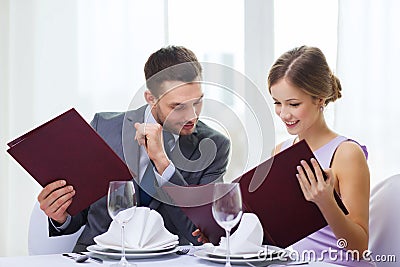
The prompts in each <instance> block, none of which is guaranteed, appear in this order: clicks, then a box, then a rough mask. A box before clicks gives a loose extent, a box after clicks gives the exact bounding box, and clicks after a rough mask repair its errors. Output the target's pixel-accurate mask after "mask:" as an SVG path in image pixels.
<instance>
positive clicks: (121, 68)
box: [0, 0, 164, 256]
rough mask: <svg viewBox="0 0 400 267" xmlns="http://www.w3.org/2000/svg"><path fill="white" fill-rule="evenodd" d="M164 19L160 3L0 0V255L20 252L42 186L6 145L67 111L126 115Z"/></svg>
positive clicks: (161, 33) (158, 44)
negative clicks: (72, 108) (75, 110)
mask: <svg viewBox="0 0 400 267" xmlns="http://www.w3.org/2000/svg"><path fill="white" fill-rule="evenodd" d="M99 4H101V5H99ZM148 14H152V16H154V18H152V23H148V24H146V20H148V19H149V17H148V16H147V15H148ZM163 15H164V14H163V0H157V1H152V3H147V1H143V3H142V2H139V1H135V2H134V1H129V0H118V1H104V0H96V1H95V0H92V1H91V0H87V1H77V0H68V1H65V0H40V1H37V0H12V1H9V0H0V36H1V38H0V70H1V71H0V89H1V91H0V119H1V127H0V150H1V151H0V160H1V161H0V212H1V214H2V215H1V217H2V219H1V220H0V240H1V242H0V256H15V255H26V254H27V230H28V229H27V228H28V222H29V216H30V212H31V209H32V207H33V204H34V202H35V201H36V197H37V195H38V193H39V191H40V189H41V188H40V186H39V185H38V184H37V183H36V181H35V180H34V179H32V177H30V175H29V174H27V173H26V172H25V170H23V169H22V168H21V167H20V166H19V164H18V163H16V162H15V161H14V160H13V159H12V157H11V156H10V155H8V154H7V153H6V152H5V151H6V143H7V142H8V141H11V140H12V139H14V138H16V137H18V136H20V135H22V134H23V133H25V132H27V131H29V130H31V129H33V128H35V127H37V126H38V125H40V124H42V123H44V122H46V121H48V120H49V119H51V118H53V117H55V116H56V115H59V114H61V113H62V112H64V111H66V110H67V109H69V108H71V107H75V108H76V109H77V110H78V111H79V112H80V113H81V114H82V115H83V116H84V117H85V119H86V120H88V121H90V120H91V119H92V117H93V115H94V113H95V112H96V111H111V110H115V111H123V110H126V108H127V107H128V105H129V103H130V100H131V98H132V97H133V96H134V94H135V92H136V90H137V89H139V88H140V87H141V86H142V85H143V84H144V77H143V76H144V74H143V65H144V62H145V61H146V59H147V57H148V56H149V55H150V53H151V52H153V51H155V50H156V49H158V48H160V47H161V46H163V45H164V28H163V26H162V25H163ZM149 33H150V34H149ZM145 35H147V36H148V37H147V39H146V38H145V37H144V36H145ZM121 44H123V45H122V46H121ZM104 51H107V53H104ZM105 56H107V58H105Z"/></svg>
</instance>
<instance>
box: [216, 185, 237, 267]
mask: <svg viewBox="0 0 400 267" xmlns="http://www.w3.org/2000/svg"><path fill="white" fill-rule="evenodd" d="M213 200H214V202H213V206H212V214H213V217H214V219H215V221H216V222H217V223H218V224H219V225H220V226H221V227H222V228H224V229H225V232H226V263H225V267H230V266H231V258H230V247H229V238H230V234H231V229H232V228H233V227H234V226H235V225H236V224H237V223H238V222H239V221H240V218H241V217H242V195H241V193H240V187H239V184H238V183H230V184H224V183H216V184H215V185H214V198H213Z"/></svg>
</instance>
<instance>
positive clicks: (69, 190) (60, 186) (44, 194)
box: [38, 180, 75, 224]
mask: <svg viewBox="0 0 400 267" xmlns="http://www.w3.org/2000/svg"><path fill="white" fill-rule="evenodd" d="M74 195H75V190H74V188H73V187H72V186H67V183H66V181H64V180H58V181H55V182H52V183H50V184H48V185H47V186H46V187H44V188H43V190H42V191H41V192H40V194H39V196H38V201H39V203H40V209H41V210H43V211H44V213H46V215H47V216H48V217H50V218H51V219H53V220H54V221H56V222H57V223H59V224H63V223H64V222H65V221H66V220H67V216H68V213H67V211H66V210H67V208H68V207H69V205H71V203H72V197H73V196H74Z"/></svg>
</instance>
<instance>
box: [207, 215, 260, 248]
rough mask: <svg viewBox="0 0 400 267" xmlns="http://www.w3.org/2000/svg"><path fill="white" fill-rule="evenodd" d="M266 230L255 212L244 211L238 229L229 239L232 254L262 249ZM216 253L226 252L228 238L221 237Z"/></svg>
mask: <svg viewBox="0 0 400 267" xmlns="http://www.w3.org/2000/svg"><path fill="white" fill-rule="evenodd" d="M263 236H264V231H263V228H262V226H261V223H260V220H259V219H258V217H257V215H255V214H254V213H244V214H243V216H242V219H241V221H240V223H239V226H238V228H237V229H236V231H235V232H234V233H233V234H232V235H231V238H230V239H229V241H230V242H229V243H230V253H231V254H246V253H257V252H259V251H260V249H262V247H261V245H262V240H263ZM214 252H215V253H226V238H225V237H221V242H220V245H219V246H217V247H215V250H214Z"/></svg>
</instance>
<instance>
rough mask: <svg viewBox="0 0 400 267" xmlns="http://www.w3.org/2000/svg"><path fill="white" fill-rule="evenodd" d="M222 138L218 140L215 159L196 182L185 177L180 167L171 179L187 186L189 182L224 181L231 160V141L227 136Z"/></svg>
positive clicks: (172, 181) (177, 183)
mask: <svg viewBox="0 0 400 267" xmlns="http://www.w3.org/2000/svg"><path fill="white" fill-rule="evenodd" d="M221 139H222V141H220V142H216V143H217V144H218V146H217V151H216V155H215V159H214V160H213V162H212V163H211V164H210V165H209V166H208V167H207V168H206V169H205V170H204V171H203V172H201V177H200V178H199V180H198V181H196V182H195V183H190V182H188V181H187V178H185V177H183V175H182V174H181V172H180V171H179V170H178V169H175V173H174V174H173V176H172V177H171V179H170V180H169V181H170V182H171V183H173V184H176V185H180V186H187V185H189V184H198V185H201V184H209V183H211V182H218V181H219V182H222V180H223V176H224V174H225V172H226V167H227V166H228V162H229V151H230V141H229V139H227V138H221Z"/></svg>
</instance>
